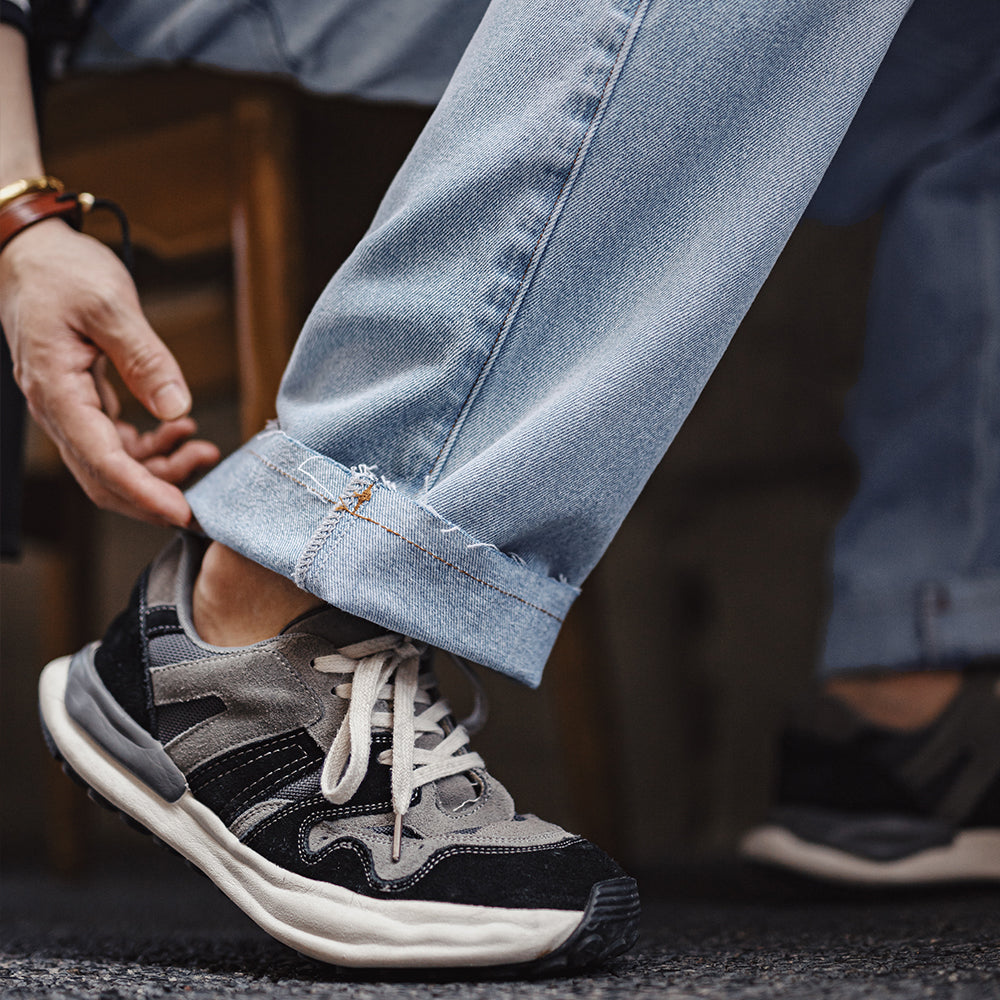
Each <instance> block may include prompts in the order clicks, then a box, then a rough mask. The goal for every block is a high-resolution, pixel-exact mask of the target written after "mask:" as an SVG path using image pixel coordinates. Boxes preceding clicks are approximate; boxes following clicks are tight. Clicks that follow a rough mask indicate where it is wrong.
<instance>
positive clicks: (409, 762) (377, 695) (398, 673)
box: [313, 635, 484, 861]
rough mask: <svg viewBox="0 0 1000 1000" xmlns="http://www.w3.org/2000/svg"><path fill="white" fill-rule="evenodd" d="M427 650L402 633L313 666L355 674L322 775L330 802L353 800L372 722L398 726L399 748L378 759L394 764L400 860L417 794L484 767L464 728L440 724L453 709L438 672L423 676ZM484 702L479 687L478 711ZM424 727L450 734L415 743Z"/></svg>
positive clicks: (343, 691)
mask: <svg viewBox="0 0 1000 1000" xmlns="http://www.w3.org/2000/svg"><path fill="white" fill-rule="evenodd" d="M422 652H423V647H422V646H420V645H418V644H416V643H413V642H411V641H410V640H409V639H405V638H403V637H402V636H399V635H382V636H378V637H376V638H374V639H367V640H365V641H364V642H358V643H354V644H353V645H351V646H344V647H342V648H341V649H339V650H338V651H337V652H336V653H331V654H329V655H326V656H318V657H317V658H316V659H315V660H314V661H313V666H314V667H315V668H316V669H317V670H319V671H321V672H323V673H329V674H351V675H353V679H352V680H351V681H345V682H343V683H341V684H338V685H337V686H336V687H335V688H334V689H333V693H334V694H336V695H337V697H339V698H343V699H345V700H348V699H349V701H350V706H349V708H348V710H347V716H346V718H345V719H344V721H343V722H342V723H341V724H340V728H339V729H338V730H337V735H336V736H335V737H334V740H333V743H331V744H330V749H329V750H328V751H327V754H326V760H325V761H324V762H323V771H322V774H321V775H320V789H321V791H322V793H323V795H324V796H325V797H326V798H327V799H328V800H329V801H330V802H333V803H335V804H337V805H341V804H343V803H344V802H347V801H348V800H349V799H350V798H351V797H352V796H353V795H354V793H355V792H356V791H357V790H358V787H359V786H360V785H361V782H362V781H363V780H364V777H365V774H366V773H367V771H368V760H369V756H370V752H371V731H372V727H373V726H374V727H376V728H380V729H391V730H392V749H391V750H386V751H383V752H382V753H381V754H379V758H378V759H379V761H380V762H381V763H383V764H391V766H392V809H393V813H394V814H395V823H394V827H393V837H392V859H393V861H398V860H399V857H400V852H401V850H402V837H403V817H404V816H405V815H406V813H407V812H408V811H409V808H410V799H412V797H413V793H414V792H415V791H416V790H417V789H418V788H420V787H421V786H422V785H426V784H429V783H430V782H432V781H437V780H438V779H439V778H445V777H448V776H449V775H452V774H462V773H463V772H465V771H471V770H473V769H474V768H477V767H483V766H484V762H483V758H482V757H480V755H479V754H478V753H474V752H469V753H460V752H459V751H461V750H462V749H464V748H465V747H466V746H467V745H468V742H469V733H468V731H467V729H466V728H465V726H463V725H461V724H459V725H456V726H455V728H454V729H452V730H451V732H448V733H446V732H445V729H444V727H442V726H441V725H440V723H441V720H442V719H444V718H445V717H446V716H449V715H451V709H450V708H449V707H448V703H447V702H446V701H445V700H444V699H443V698H438V699H436V700H434V699H433V698H432V695H431V689H432V688H433V687H434V686H435V681H434V678H433V676H431V675H430V674H424V675H423V676H421V674H420V656H421V653H422ZM460 665H461V666H464V665H462V664H460ZM378 701H384V702H388V703H390V704H391V706H392V711H391V712H383V711H376V710H375V705H376V702H378ZM478 704H479V698H478V692H477V710H478ZM418 708H419V709H420V711H419V712H418ZM421 733H435V734H437V735H439V736H442V737H443V739H442V740H441V742H440V743H438V744H437V746H435V747H434V748H433V749H430V750H425V749H423V748H421V747H418V746H417V745H416V741H417V738H418V736H419V735H420V734H421Z"/></svg>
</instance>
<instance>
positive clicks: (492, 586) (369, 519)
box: [343, 510, 562, 622]
mask: <svg viewBox="0 0 1000 1000" xmlns="http://www.w3.org/2000/svg"><path fill="white" fill-rule="evenodd" d="M343 513H345V514H349V515H350V516H351V517H356V518H357V519H358V520H359V521H367V522H368V523H369V524H374V525H376V526H377V527H379V528H383V529H384V530H385V531H388V532H389V534H390V535H395V536H396V537H397V538H399V539H401V540H402V541H404V542H406V543H407V544H409V545H412V546H413V547H414V548H416V549H419V550H420V551H421V552H424V553H426V554H427V555H429V556H430V557H431V558H432V559H437V561H438V562H440V563H443V564H444V565H445V566H448V567H450V568H451V569H453V570H456V571H458V572H459V573H461V574H462V575H463V576H467V577H468V578H469V579H470V580H475V581H476V583H481V584H482V585H483V586H484V587H489V588H490V590H495V591H497V593H500V594H503V595H504V596H505V597H513V598H514V600H515V601H520V602H521V603H522V604H526V605H527V606H528V607H529V608H534V609H535V611H540V612H541V613H542V614H543V615H548V616H549V617H550V618H554V619H555V620H556V621H557V622H561V621H562V618H560V617H559V616H558V615H556V614H553V613H552V612H551V611H547V610H546V609H545V608H542V607H539V606H538V605H537V604H532V603H531V601H527V600H525V599H524V598H523V597H518V595H517V594H512V593H511V592H510V591H509V590H504V589H503V587H498V586H497V585H496V584H495V583H490V582H489V581H487V580H481V579H480V578H479V577H478V576H474V575H473V574H472V573H470V572H469V571H468V570H467V569H462V567H461V566H456V565H455V564H454V563H450V562H448V560H447V559H445V558H444V557H443V556H439V555H438V554H437V553H436V552H432V551H431V550H430V549H428V548H425V547H424V546H423V545H421V544H420V543H419V542H415V541H413V539H412V538H407V537H406V535H404V534H402V533H401V532H399V531H396V529H395V528H390V527H389V526H388V525H387V524H383V523H382V522H381V521H376V520H375V518H373V517H366V516H365V515H364V514H356V513H355V512H354V511H353V510H344V511H343Z"/></svg>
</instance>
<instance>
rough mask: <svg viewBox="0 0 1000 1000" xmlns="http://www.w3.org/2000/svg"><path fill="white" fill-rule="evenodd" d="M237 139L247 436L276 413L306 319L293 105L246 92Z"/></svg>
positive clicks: (239, 310)
mask: <svg viewBox="0 0 1000 1000" xmlns="http://www.w3.org/2000/svg"><path fill="white" fill-rule="evenodd" d="M233 139H234V142H233V174H234V181H235V198H234V202H233V210H232V246H233V266H234V270H235V284H236V342H237V350H238V352H239V371H240V428H241V431H242V433H243V436H244V438H248V437H250V436H252V435H253V434H255V433H256V432H257V431H259V430H260V429H261V428H262V427H263V426H264V424H265V423H266V421H267V420H268V419H269V418H270V417H272V416H274V400H275V396H276V395H277V391H278V384H279V382H280V380H281V374H282V372H283V371H284V368H285V363H286V362H287V360H288V356H289V354H290V353H291V350H292V346H293V345H294V343H295V338H296V336H297V334H298V330H299V326H300V324H301V322H302V319H303V316H302V305H301V299H302V293H301V284H302V282H301V225H300V220H299V206H298V201H297V198H296V193H295V190H294V189H293V184H292V182H291V179H292V178H294V177H295V171H294V169H293V164H294V154H295V148H294V146H295V129H294V120H293V116H292V113H291V110H290V109H289V108H288V107H287V106H286V104H285V102H283V101H279V100H276V99H270V98H263V97H259V98H258V97H249V98H245V99H243V100H240V101H238V102H237V103H236V106H235V108H234V110H233Z"/></svg>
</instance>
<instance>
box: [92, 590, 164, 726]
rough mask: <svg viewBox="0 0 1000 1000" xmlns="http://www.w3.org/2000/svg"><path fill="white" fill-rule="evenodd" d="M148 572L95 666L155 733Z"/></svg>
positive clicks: (120, 699)
mask: <svg viewBox="0 0 1000 1000" xmlns="http://www.w3.org/2000/svg"><path fill="white" fill-rule="evenodd" d="M147 575H148V574H147V573H143V574H142V575H141V576H140V577H139V581H138V583H136V585H135V587H134V588H133V589H132V594H131V596H130V598H129V602H128V606H127V607H126V608H125V610H124V611H123V612H122V613H121V614H120V615H119V616H118V617H117V618H116V619H115V620H114V621H113V622H112V623H111V625H110V626H109V627H108V630H107V632H106V633H105V634H104V638H103V640H102V641H101V645H100V646H99V647H98V649H97V652H96V653H95V654H94V667H95V668H96V670H97V674H98V676H99V677H100V678H101V681H102V682H103V683H104V686H105V687H106V688H107V689H108V691H109V692H110V694H111V696H112V697H113V698H114V699H115V700H116V701H117V702H118V704H119V705H121V707H122V708H124V709H125V711H126V712H128V714H129V715H130V716H131V717H132V718H133V719H134V720H135V721H136V722H137V723H138V724H139V725H140V726H142V728H143V729H145V730H146V731H147V732H149V733H153V734H155V717H154V710H153V697H152V692H151V690H150V687H149V671H148V669H147V663H146V656H145V645H146V644H145V642H144V638H143V635H142V627H143V622H142V615H143V606H144V603H145V590H146V579H147Z"/></svg>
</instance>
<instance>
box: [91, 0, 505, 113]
mask: <svg viewBox="0 0 1000 1000" xmlns="http://www.w3.org/2000/svg"><path fill="white" fill-rule="evenodd" d="M487 5H488V0H420V2H419V3H400V2H399V0H363V2H362V0H266V2H257V3H247V2H246V0H186V2H185V3H182V4H177V3H174V4H164V3H162V2H161V0H102V2H101V3H99V4H95V5H94V10H93V11H92V15H91V23H90V26H89V29H88V31H87V33H86V35H85V36H84V38H83V39H82V41H81V43H80V45H79V46H77V48H76V51H75V54H74V65H75V66H76V68H78V69H85V70H95V69H96V70H108V69H112V70H115V69H126V68H130V67H133V66H135V65H137V64H145V63H150V62H152V63H164V62H166V63H176V62H178V61H182V60H183V61H184V62H187V63H194V64H195V65H199V66H212V67H217V68H220V69H226V70H237V71H241V72H247V73H258V74H259V73H275V74H278V75H281V76H286V77H290V78H293V79H294V80H296V82H298V83H299V84H300V85H301V86H303V87H305V88H306V89H307V90H311V91H313V92H314V93H318V94H351V95H354V96H357V97H363V98H365V99H367V100H376V101H405V102H413V103H416V104H433V103H435V102H436V101H437V100H438V99H439V98H440V97H441V92H442V91H443V90H444V88H445V85H446V84H447V83H448V80H449V78H450V77H451V74H452V73H453V72H454V70H455V65H456V63H457V62H458V60H459V58H460V57H461V55H462V51H463V50H464V49H465V46H466V45H467V44H468V42H469V39H470V38H471V37H472V33H473V32H474V31H475V29H476V25H477V24H478V23H479V21H480V19H481V18H482V16H483V13H484V11H485V10H486V7H487Z"/></svg>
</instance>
